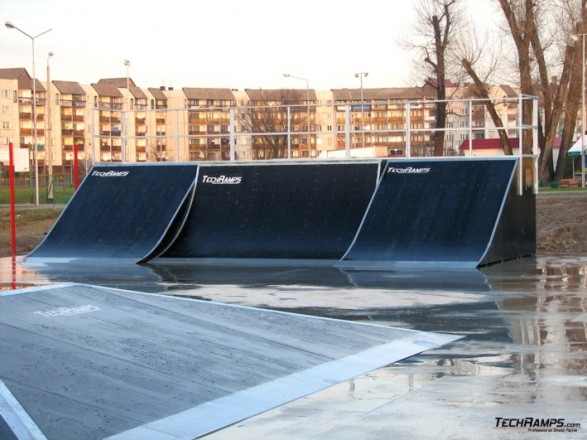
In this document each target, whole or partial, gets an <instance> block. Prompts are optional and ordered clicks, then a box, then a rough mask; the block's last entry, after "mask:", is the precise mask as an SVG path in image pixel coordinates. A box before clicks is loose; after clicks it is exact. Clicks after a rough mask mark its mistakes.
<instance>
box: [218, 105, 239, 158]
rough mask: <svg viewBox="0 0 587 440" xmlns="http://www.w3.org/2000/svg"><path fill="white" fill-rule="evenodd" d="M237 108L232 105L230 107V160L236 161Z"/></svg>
mask: <svg viewBox="0 0 587 440" xmlns="http://www.w3.org/2000/svg"><path fill="white" fill-rule="evenodd" d="M234 112H235V108H234V107H231V109H230V140H229V143H230V160H231V161H235V160H236V135H235V134H236V133H235V131H236V127H235V121H236V119H235V115H234ZM220 145H222V138H221V139H220Z"/></svg>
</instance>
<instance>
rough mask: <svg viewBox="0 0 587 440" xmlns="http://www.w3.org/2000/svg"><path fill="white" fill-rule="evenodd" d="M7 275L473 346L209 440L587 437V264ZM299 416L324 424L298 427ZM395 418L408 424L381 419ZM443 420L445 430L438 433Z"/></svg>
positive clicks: (425, 357) (24, 271) (16, 268)
mask: <svg viewBox="0 0 587 440" xmlns="http://www.w3.org/2000/svg"><path fill="white" fill-rule="evenodd" d="M0 268H1V269H0V270H1V274H2V288H3V289H7V288H11V287H13V286H16V287H27V286H31V285H39V284H49V283H54V282H62V281H70V282H78V283H87V284H96V285H102V286H108V287H118V288H124V289H129V290H138V291H146V292H164V293H167V294H171V295H181V296H188V297H194V298H199V299H206V300H211V301H218V302H226V303H235V304H243V305H249V306H255V307H266V308H271V309H278V310H287V311H290V312H296V313H305V314H313V315H319V316H325V317H332V318H341V319H347V320H354V321H365V322H372V323H379V324H383V325H390V326H395V327H402V328H410V329H415V330H422V331H431V332H446V333H457V334H463V335H466V337H465V338H464V339H463V340H460V341H457V342H455V343H452V344H449V345H447V346H445V347H442V348H440V349H436V350H431V351H429V352H425V353H423V354H421V355H418V356H415V357H412V358H409V359H407V360H405V361H403V362H400V363H396V364H394V365H393V366H390V367H388V368H385V369H382V370H378V371H376V372H373V373H371V374H369V375H366V376H365V377H361V378H357V379H356V380H355V381H353V382H351V383H347V384H344V385H339V386H337V387H333V388H332V389H330V390H327V391H324V392H322V393H318V394H317V395H315V396H311V397H309V398H306V399H302V400H300V401H298V402H294V403H292V404H290V405H286V406H285V407H282V408H278V409H276V410H273V411H270V412H269V413H267V414H264V415H262V416H259V417H256V418H253V419H250V420H248V421H246V422H243V423H242V424H239V425H238V426H235V427H232V428H228V429H226V430H223V431H221V432H219V433H216V434H214V435H212V436H210V438H218V439H222V438H260V437H262V436H263V435H265V436H271V435H272V434H275V433H276V432H279V434H280V438H288V432H291V434H290V435H289V437H290V438H300V437H304V438H312V437H317V436H319V435H325V433H327V434H328V435H325V437H324V438H334V437H336V438H343V439H344V438H369V437H370V436H369V435H368V434H367V433H368V432H371V433H373V432H374V431H369V429H371V430H379V431H377V432H380V433H385V435H387V436H395V437H397V438H401V437H402V436H404V437H405V436H406V435H407V434H409V437H410V438H415V437H414V436H416V437H417V438H447V437H451V438H467V437H469V438H473V437H475V438H488V437H489V438H510V437H508V436H513V437H512V438H519V437H520V430H519V429H518V430H514V429H512V430H509V431H508V430H507V429H502V428H499V427H497V426H496V419H497V418H500V417H501V418H503V417H511V418H527V417H534V418H540V417H543V418H557V419H558V418H564V419H565V421H566V422H568V423H581V424H582V425H583V428H582V429H580V430H579V432H578V433H577V434H578V435H586V433H587V416H586V414H585V411H584V408H585V405H586V400H587V257H585V258H583V257H564V258H563V257H557V258H537V259H523V260H517V261H512V262H507V263H503V264H496V265H492V266H489V267H486V268H482V269H480V270H473V271H463V272H454V271H453V272H436V273H431V272H423V271H422V272H405V271H403V272H401V271H400V272H393V271H392V272H359V271H342V270H339V269H333V268H325V267H314V268H292V267H274V268H260V267H248V268H244V267H240V268H237V267H228V268H215V267H201V266H200V267H197V266H193V265H180V264H166V265H164V264H157V265H150V266H138V265H131V266H117V267H104V266H100V265H93V266H91V268H88V267H80V266H75V265H71V264H70V265H64V264H62V265H59V264H53V265H46V266H42V267H36V268H26V267H23V266H22V265H20V264H19V263H18V262H16V263H15V264H14V265H13V264H12V261H11V260H10V259H4V260H2V261H1V265H0ZM0 294H1V292H0ZM358 401H360V402H361V404H362V405H364V406H365V407H366V408H367V407H368V409H365V410H364V411H363V410H357V411H355V410H353V411H354V412H352V415H351V414H349V413H348V412H345V413H344V414H345V415H344V416H342V417H344V418H345V422H344V423H343V424H344V426H345V430H338V428H337V426H334V425H336V423H333V422H332V420H334V419H333V418H336V419H338V420H340V418H341V414H340V413H337V412H336V411H339V410H340V408H342V407H344V408H347V407H346V406H345V405H349V404H350V403H351V402H354V403H353V404H354V405H357V402H358ZM325 402H330V406H329V407H328V409H327V408H326V407H327V406H328V405H327V404H326V403H325ZM337 408H338V409H337ZM354 408H356V407H354ZM300 414H303V417H313V418H315V423H306V425H308V426H306V427H300V426H299V417H301V416H300ZM320 417H323V418H327V419H330V423H327V422H324V423H322V422H321V419H320ZM389 417H393V418H394V420H396V419H398V418H401V422H397V423H395V422H394V423H393V424H391V425H390V424H389V422H385V423H383V422H381V421H382V420H389ZM422 417H425V418H426V420H427V422H426V424H425V426H423V425H422ZM316 418H317V419H316ZM288 420H290V421H291V423H289V422H288ZM307 420H309V419H307ZM296 421H297V422H296ZM378 421H379V422H378ZM382 423H383V424H384V425H385V427H383V426H382ZM433 423H435V424H436V425H435V426H442V427H443V428H442V429H448V431H443V430H440V431H437V432H435V433H434V435H432V432H430V426H434V425H432V424H433ZM319 426H321V427H322V428H321V429H320V430H319V432H318V431H316V432H315V431H313V430H318V427H319ZM367 426H368V427H367ZM448 426H452V428H445V427H448ZM290 429H291V431H288V430H290ZM450 429H452V431H451V430H450ZM304 430H305V431H304ZM485 434H487V435H485ZM353 435H355V436H354V437H353ZM516 435H517V437H516ZM329 436H331V437H329ZM522 437H523V438H533V436H532V435H531V433H529V432H525V435H522ZM320 438H322V437H320ZM371 438H373V437H372V436H371ZM565 438H573V437H572V435H571V436H570V437H569V436H567V437H565Z"/></svg>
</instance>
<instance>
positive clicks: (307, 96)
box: [283, 73, 310, 157]
mask: <svg viewBox="0 0 587 440" xmlns="http://www.w3.org/2000/svg"><path fill="white" fill-rule="evenodd" d="M283 76H284V77H285V78H294V79H299V80H301V81H306V100H307V108H306V110H307V118H308V138H307V139H308V157H310V81H308V80H307V79H306V78H301V77H299V76H293V75H290V74H289V73H284V74H283Z"/></svg>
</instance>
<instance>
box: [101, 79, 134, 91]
mask: <svg viewBox="0 0 587 440" xmlns="http://www.w3.org/2000/svg"><path fill="white" fill-rule="evenodd" d="M98 84H110V85H112V86H114V87H117V88H119V89H126V87H127V84H128V87H129V88H132V87H136V86H137V85H136V84H135V82H134V81H133V80H132V78H127V77H126V76H125V77H123V78H103V79H101V80H99V81H98Z"/></svg>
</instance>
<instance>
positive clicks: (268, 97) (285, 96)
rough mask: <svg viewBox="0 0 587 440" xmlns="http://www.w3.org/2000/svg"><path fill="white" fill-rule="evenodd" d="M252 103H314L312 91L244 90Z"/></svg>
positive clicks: (314, 92)
mask: <svg viewBox="0 0 587 440" xmlns="http://www.w3.org/2000/svg"><path fill="white" fill-rule="evenodd" d="M245 92H246V93H247V96H248V97H249V99H250V100H251V101H253V102H302V101H308V94H309V95H310V99H309V100H310V101H316V91H315V90H314V89H245Z"/></svg>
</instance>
